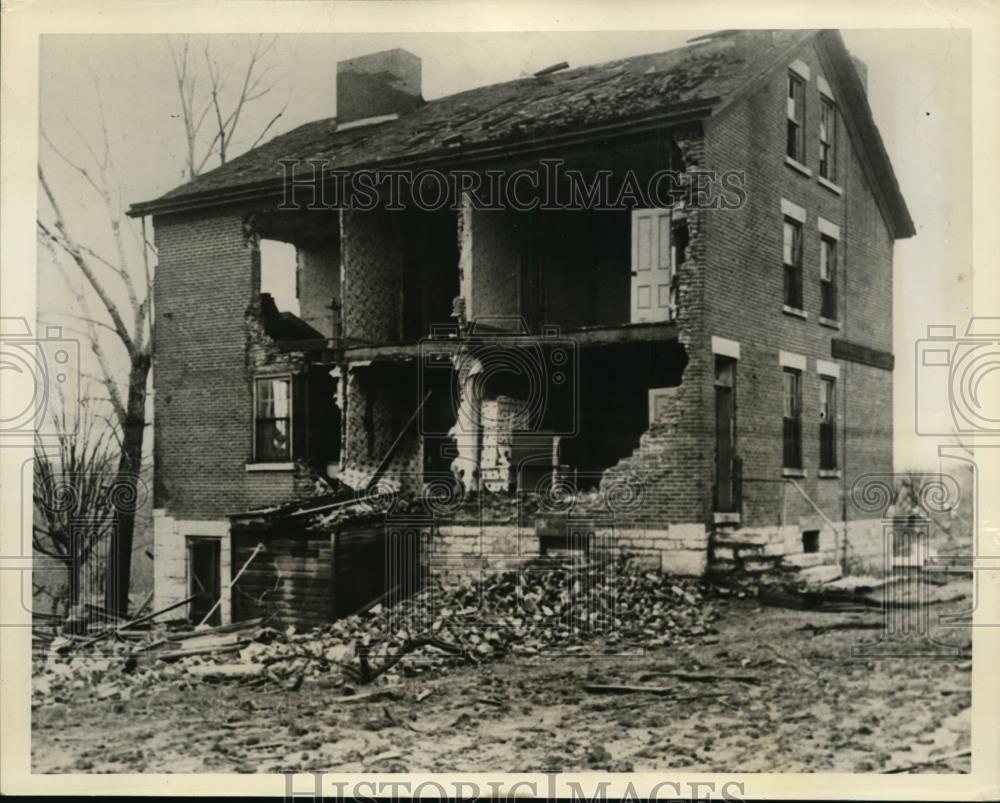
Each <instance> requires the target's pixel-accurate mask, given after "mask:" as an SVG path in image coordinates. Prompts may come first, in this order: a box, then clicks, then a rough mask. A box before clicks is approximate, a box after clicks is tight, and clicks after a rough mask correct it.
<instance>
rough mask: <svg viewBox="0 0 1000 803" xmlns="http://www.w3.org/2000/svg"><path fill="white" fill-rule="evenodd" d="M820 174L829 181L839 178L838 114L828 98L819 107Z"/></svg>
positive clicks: (823, 99)
mask: <svg viewBox="0 0 1000 803" xmlns="http://www.w3.org/2000/svg"><path fill="white" fill-rule="evenodd" d="M819 174H820V175H821V176H822V177H823V178H825V179H826V180H827V181H834V180H835V179H836V177H837V114H836V109H835V107H834V105H833V103H832V102H830V101H829V100H827V99H826V98H822V100H821V102H820V107H819Z"/></svg>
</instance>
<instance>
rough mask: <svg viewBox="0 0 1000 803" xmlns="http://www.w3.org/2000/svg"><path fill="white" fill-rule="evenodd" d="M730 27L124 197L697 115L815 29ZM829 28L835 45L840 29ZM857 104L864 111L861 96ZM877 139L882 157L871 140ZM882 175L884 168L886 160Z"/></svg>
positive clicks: (259, 151)
mask: <svg viewBox="0 0 1000 803" xmlns="http://www.w3.org/2000/svg"><path fill="white" fill-rule="evenodd" d="M737 33H738V32H730V31H724V32H721V33H719V34H715V35H711V36H708V37H701V38H699V39H697V40H692V41H691V43H690V44H689V45H688V46H686V47H681V48H677V49H674V50H670V51H667V52H664V53H655V54H650V55H643V56H634V57H630V58H625V59H619V60H616V61H610V62H607V63H604V64H597V65H589V66H585V67H578V68H576V69H568V70H562V71H558V72H554V73H550V74H548V75H544V76H540V77H532V78H522V79H519V80H515V81H508V82H505V83H500V84H493V85H491V86H485V87H480V88H477V89H471V90H468V91H465V92H459V93H456V94H454V95H448V96H446V97H442V98H438V99H436V100H432V101H429V102H427V103H425V104H424V105H422V106H421V107H419V108H417V109H415V110H413V111H410V112H407V113H405V114H403V115H400V116H399V117H398V118H397V119H395V120H390V121H387V122H381V123H378V124H373V125H368V126H352V127H340V128H338V125H337V120H336V118H328V119H324V120H317V121H315V122H311V123H306V124H305V125H302V126H299V127H298V128H295V129H293V130H292V131H289V132H288V133H286V134H281V135H279V136H276V137H274V138H273V139H272V140H270V141H269V142H267V143H265V144H263V145H260V146H259V147H257V148H254V149H253V150H250V151H248V152H247V153H245V154H243V155H242V156H239V157H237V158H235V159H233V160H231V161H230V162H227V163H226V164H224V165H222V166H220V167H218V168H216V169H214V170H211V171H209V172H207V173H204V174H202V175H200V176H197V177H196V178H194V179H193V180H191V181H189V182H187V183H185V184H182V185H181V186H179V187H177V188H175V189H173V190H171V191H170V192H168V193H166V194H165V195H163V196H161V197H159V198H157V199H155V200H152V201H146V202H143V203H137V204H134V205H133V206H132V208H131V209H130V210H129V214H131V215H135V216H137V215H144V214H151V213H163V212H170V211H178V210H182V209H188V208H194V207H200V206H209V205H217V204H219V203H228V202H231V201H234V200H238V199H246V198H252V197H255V196H257V195H265V194H270V193H272V192H275V191H280V187H281V182H282V180H283V168H282V165H281V162H280V160H299V161H306V160H310V159H315V160H323V161H325V163H326V164H327V166H328V167H329V168H330V169H359V168H363V167H376V166H381V167H388V166H394V167H408V166H414V167H415V166H418V165H424V164H430V163H435V162H442V163H457V162H461V161H463V160H469V159H472V158H475V157H477V156H478V157H479V158H482V157H483V156H488V155H490V154H496V153H498V152H499V153H507V152H514V151H518V150H524V149H530V148H531V147H532V146H534V147H544V146H546V145H556V144H557V143H560V142H565V141H567V139H571V138H573V137H574V136H581V135H587V134H588V133H589V134H595V133H605V134H613V133H615V132H617V131H622V132H629V131H632V130H634V129H635V127H636V126H638V125H641V124H643V123H657V122H659V123H663V122H666V121H673V120H678V121H679V120H683V119H694V118H697V117H705V116H708V115H710V114H712V113H713V112H715V111H717V110H718V109H720V108H722V107H723V106H727V105H729V103H730V102H732V100H733V99H734V98H736V97H738V96H739V95H740V94H741V91H743V90H746V89H747V88H749V87H752V86H755V85H756V84H757V82H758V81H759V80H760V79H762V78H763V77H764V76H765V75H766V74H767V73H769V72H770V71H771V70H773V69H775V68H777V67H778V66H779V65H780V64H782V63H783V62H784V61H785V60H786V59H787V58H788V56H789V54H790V53H792V52H794V51H795V50H797V49H798V48H799V47H800V46H801V45H802V44H804V43H805V42H806V41H808V40H809V39H810V38H812V37H814V36H817V34H819V33H820V32H819V31H770V32H758V35H752V36H737V35H735V34H737ZM830 33H833V34H834V36H835V38H836V41H837V43H839V46H840V48H843V43H842V41H841V40H840V37H839V35H838V34H836V33H835V32H830ZM834 44H835V45H836V43H834ZM843 52H844V55H845V56H846V49H844V51H843ZM848 59H849V57H848ZM852 69H853V68H852ZM854 77H855V80H858V82H859V85H860V81H859V79H857V76H856V75H855V76H854ZM862 95H863V90H862ZM863 105H864V107H865V109H866V111H867V116H868V118H869V120H870V117H871V113H870V110H869V109H867V102H866V101H863ZM871 128H872V129H874V123H873V122H871ZM866 133H868V132H867V130H866ZM875 136H876V137H877V136H878V135H877V129H875ZM877 145H878V148H877V150H879V149H880V151H881V154H880V155H881V160H882V161H884V163H885V165H888V156H887V155H886V154H885V151H884V148H883V147H882V143H881V139H878V142H877ZM877 156H878V154H877ZM888 172H889V175H890V176H891V173H892V171H891V166H889V168H888ZM891 183H892V187H890V188H889V191H888V192H887V194H886V195H887V196H891V195H892V194H893V193H892V190H893V188H894V189H895V195H896V196H898V202H897V203H895V204H894V206H895V209H894V211H895V212H897V213H898V212H899V211H900V210H902V213H903V217H902V218H901V222H904V223H905V222H906V221H909V215H908V214H907V213H906V208H905V204H904V203H903V200H902V197H901V196H899V189H898V186H896V185H895V177H894V176H892V180H891ZM909 225H910V226H911V227H912V222H910V223H909ZM905 228H907V227H906V226H905V225H903V226H901V227H897V230H903V229H905ZM911 233H912V232H911ZM902 236H906V235H905V234H903V235H902Z"/></svg>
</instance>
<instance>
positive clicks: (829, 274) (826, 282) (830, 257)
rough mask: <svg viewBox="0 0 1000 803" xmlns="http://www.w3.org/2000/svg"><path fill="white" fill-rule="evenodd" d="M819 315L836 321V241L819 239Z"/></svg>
mask: <svg viewBox="0 0 1000 803" xmlns="http://www.w3.org/2000/svg"><path fill="white" fill-rule="evenodd" d="M819 289H820V311H819V314H820V315H821V316H822V317H824V318H827V319H829V320H831V321H835V320H837V241H836V240H834V239H833V238H832V237H825V236H823V237H821V238H820V241H819Z"/></svg>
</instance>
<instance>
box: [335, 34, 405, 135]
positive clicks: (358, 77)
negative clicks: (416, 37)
mask: <svg viewBox="0 0 1000 803" xmlns="http://www.w3.org/2000/svg"><path fill="white" fill-rule="evenodd" d="M423 103H424V98H423V95H422V94H421V85H420V59H419V58H418V57H417V56H414V55H413V54H412V53H410V52H409V51H407V50H402V49H400V48H396V49H395V50H383V51H382V52H381V53H370V54H369V55H367V56H358V57H357V58H353V59H347V60H346V61H338V62H337V122H338V123H349V122H352V121H354V120H364V119H367V118H369V117H381V116H383V115H386V114H402V113H403V112H408V111H410V110H411V109H415V108H417V107H418V106H421V105H423Z"/></svg>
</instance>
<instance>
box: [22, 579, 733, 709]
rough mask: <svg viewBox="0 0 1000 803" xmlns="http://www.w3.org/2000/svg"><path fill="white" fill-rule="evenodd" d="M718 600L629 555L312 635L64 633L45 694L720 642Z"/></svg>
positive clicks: (362, 676)
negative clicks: (637, 563)
mask: <svg viewBox="0 0 1000 803" xmlns="http://www.w3.org/2000/svg"><path fill="white" fill-rule="evenodd" d="M716 617H717V611H716V607H715V605H714V603H713V602H712V601H711V600H710V599H707V598H706V597H705V596H704V595H703V592H702V590H701V585H700V583H698V582H696V581H682V580H678V579H676V578H668V577H664V576H662V575H660V574H659V573H656V572H647V571H644V570H642V569H640V568H638V567H636V566H634V565H633V564H632V563H630V562H628V561H626V560H622V561H619V562H617V563H615V564H612V565H611V566H610V567H609V566H607V565H600V564H596V565H586V566H579V567H570V566H567V567H565V568H553V567H551V566H545V567H540V568H539V569H538V570H537V571H535V570H530V569H529V570H528V571H524V570H522V571H521V572H513V571H511V572H501V573H497V574H493V575H487V576H485V577H481V578H480V577H477V578H475V579H467V580H465V581H463V582H462V583H461V584H458V585H453V586H450V587H447V588H442V587H439V586H438V587H434V588H430V589H426V590H423V591H421V592H419V593H418V594H416V595H414V596H413V597H411V598H409V599H407V600H406V601H404V602H402V603H400V604H399V605H397V606H395V607H394V608H392V609H386V608H384V607H383V606H382V605H375V606H374V607H372V608H371V609H370V610H367V611H365V612H363V613H360V614H357V615H354V616H351V617H348V618H345V619H340V620H338V621H335V622H332V623H330V624H328V625H324V626H322V627H319V628H315V629H313V630H311V631H308V632H302V633H299V632H296V631H295V629H294V628H291V627H290V628H287V629H286V630H284V631H279V630H276V629H274V628H273V627H270V626H268V624H267V622H265V621H264V620H263V619H258V620H253V621H249V622H240V623H236V624H233V625H225V626H222V627H216V628H201V629H197V630H195V631H187V632H170V631H169V630H168V629H166V628H165V627H164V626H158V627H155V628H152V627H151V628H149V629H148V630H146V631H145V632H142V633H138V634H137V633H135V632H130V631H128V630H127V629H119V630H117V631H109V632H108V633H106V634H105V635H106V636H107V637H105V638H97V639H95V638H90V639H88V640H83V641H81V640H79V639H76V640H70V639H65V638H58V639H56V640H55V641H53V642H52V643H51V644H50V645H49V646H48V648H47V650H46V651H45V652H44V653H42V654H40V655H39V656H38V660H37V661H36V676H35V682H34V692H35V695H36V700H38V701H39V702H40V701H41V699H42V698H51V697H52V696H55V697H56V698H57V700H58V698H70V697H73V696H75V695H77V694H81V695H88V696H94V697H96V698H97V699H113V700H123V701H124V700H128V699H130V698H131V697H134V696H135V695H136V694H137V693H139V694H142V693H148V692H149V691H150V690H152V689H155V688H158V687H160V686H167V685H171V686H172V685H177V684H180V685H183V684H194V683H202V682H205V681H216V682H218V681H223V680H238V681H241V682H247V683H269V682H273V683H281V684H284V685H285V686H286V687H287V688H289V689H297V688H299V687H300V686H301V685H302V683H303V682H306V681H307V682H310V683H319V684H323V685H329V686H341V685H343V686H347V687H350V686H360V685H366V684H369V683H372V682H374V681H376V679H378V678H379V677H380V676H384V675H390V676H391V675H399V674H403V675H407V676H412V675H418V674H421V673H424V672H428V671H434V672H442V671H447V669H448V668H449V667H451V666H455V665H462V664H478V663H480V662H483V661H489V660H494V659H497V658H501V657H503V656H505V655H508V654H512V653H513V654H517V655H525V656H543V655H544V656H547V655H550V654H562V653H570V654H579V653H595V654H600V653H617V652H623V651H626V652H627V651H635V652H640V651H641V650H642V649H643V648H648V647H654V646H662V645H666V644H673V645H681V644H685V643H688V644H690V643H694V642H701V641H704V640H711V639H712V638H713V637H712V635H711V634H712V633H714V628H713V626H712V622H713V621H714V620H715V619H716Z"/></svg>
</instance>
